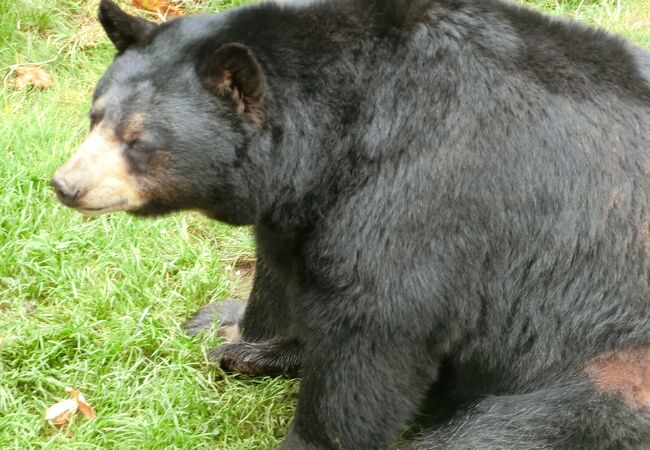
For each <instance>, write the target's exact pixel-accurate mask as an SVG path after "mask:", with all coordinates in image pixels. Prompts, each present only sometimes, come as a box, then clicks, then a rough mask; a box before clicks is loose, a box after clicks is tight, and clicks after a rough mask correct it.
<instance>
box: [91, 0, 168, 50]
mask: <svg viewBox="0 0 650 450" xmlns="http://www.w3.org/2000/svg"><path fill="white" fill-rule="evenodd" d="M99 22H100V23H101V24H102V27H104V31H106V34H107V35H108V38H109V39H110V40H111V41H112V42H113V44H114V45H115V48H117V51H118V53H122V52H123V51H124V50H126V49H127V48H129V47H130V46H132V45H134V44H137V43H140V42H142V41H144V40H145V39H146V38H147V36H149V35H150V34H151V33H152V32H153V30H154V29H155V28H156V27H157V26H158V25H156V24H155V23H153V22H149V21H148V20H144V19H140V18H139V17H135V16H132V15H130V14H127V13H125V12H124V11H122V10H121V9H120V7H119V6H117V5H116V4H115V3H113V2H112V1H111V0H101V1H100V3H99Z"/></svg>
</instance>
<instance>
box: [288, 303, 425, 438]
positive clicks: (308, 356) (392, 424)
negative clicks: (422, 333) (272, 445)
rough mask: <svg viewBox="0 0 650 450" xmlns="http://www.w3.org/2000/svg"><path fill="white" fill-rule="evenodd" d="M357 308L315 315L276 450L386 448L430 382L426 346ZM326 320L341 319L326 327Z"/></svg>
mask: <svg viewBox="0 0 650 450" xmlns="http://www.w3.org/2000/svg"><path fill="white" fill-rule="evenodd" d="M354 305H355V303H354V302H351V303H350V304H349V306H351V307H350V309H349V315H348V316H339V315H337V314H328V313H322V311H319V312H320V313H316V314H314V315H313V317H315V316H318V317H319V318H320V319H321V321H320V324H319V325H318V326H317V327H316V328H312V329H311V330H309V335H308V337H306V338H305V345H304V352H303V367H302V383H301V387H300V393H299V398H298V407H297V410H296V415H295V417H294V421H293V427H292V429H291V431H290V433H289V435H288V436H287V438H286V440H285V441H284V442H283V443H282V445H280V447H278V448H279V449H281V450H298V449H300V450H304V449H354V450H356V449H363V450H373V449H386V448H388V446H389V445H390V444H391V443H393V442H395V441H396V440H397V439H398V438H399V436H400V434H401V433H402V432H403V431H405V430H406V428H407V424H408V423H409V422H410V421H411V419H413V417H414V415H415V414H416V412H417V410H418V407H419V406H420V405H421V403H422V402H423V400H424V398H425V396H426V392H427V389H428V388H429V387H430V385H431V384H432V383H433V382H434V381H435V378H436V376H437V371H438V370H437V369H438V362H437V359H436V358H434V357H433V356H432V352H431V348H430V347H429V346H427V339H425V338H421V337H418V336H417V335H414V334H413V333H412V330H409V329H407V328H405V329H401V328H400V325H397V324H396V325H394V326H393V325H392V324H390V323H387V322H385V321H381V320H380V319H379V318H377V319H378V320H374V319H373V318H372V317H370V316H368V315H364V314H363V313H360V309H355V306H354ZM357 305H358V304H357ZM328 316H329V317H337V316H338V318H337V319H338V320H337V321H336V323H328V320H327V317H328ZM316 324H317V323H316V322H312V323H311V325H316ZM310 328H311V327H310Z"/></svg>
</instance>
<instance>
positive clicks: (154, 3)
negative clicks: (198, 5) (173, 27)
mask: <svg viewBox="0 0 650 450" xmlns="http://www.w3.org/2000/svg"><path fill="white" fill-rule="evenodd" d="M132 2H133V4H134V5H135V6H137V7H138V8H141V9H146V10H148V11H153V12H159V13H162V14H164V15H170V16H182V15H183V12H182V11H181V10H180V9H178V7H177V6H174V5H173V4H172V3H171V2H170V1H169V0H132Z"/></svg>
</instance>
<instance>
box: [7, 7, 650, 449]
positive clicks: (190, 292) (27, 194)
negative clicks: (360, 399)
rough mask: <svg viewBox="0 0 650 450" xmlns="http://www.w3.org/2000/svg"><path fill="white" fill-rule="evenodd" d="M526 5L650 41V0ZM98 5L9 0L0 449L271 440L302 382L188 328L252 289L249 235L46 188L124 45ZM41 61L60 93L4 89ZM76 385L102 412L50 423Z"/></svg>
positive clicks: (265, 444) (228, 445) (234, 444)
mask: <svg viewBox="0 0 650 450" xmlns="http://www.w3.org/2000/svg"><path fill="white" fill-rule="evenodd" d="M179 3H182V5H183V6H184V7H185V8H186V9H187V10H190V11H195V10H196V11H198V10H199V9H200V10H211V11H217V10H221V9H224V8H226V7H229V6H231V5H233V4H238V3H244V1H230V2H229V1H218V0H204V1H196V2H192V1H183V2H179ZM526 3H529V4H531V5H532V6H534V7H536V8H540V9H542V10H545V11H549V12H554V13H560V14H564V15H568V16H573V17H577V18H578V19H580V20H582V21H584V22H587V23H592V24H596V25H599V26H602V27H604V28H606V29H609V30H612V31H614V32H617V33H620V34H623V35H624V36H626V37H628V38H630V39H633V40H635V41H636V42H638V43H640V44H641V45H645V46H647V47H650V0H623V1H621V2H619V3H617V2H616V1H600V2H599V1H595V2H594V1H581V2H578V1H575V0H563V1H559V0H558V1H553V0H527V1H526ZM95 10H96V1H94V0H93V1H82V0H0V77H5V76H6V78H5V82H4V84H3V85H2V86H0V152H1V153H0V154H1V155H2V157H1V158H0V180H1V183H0V189H2V193H1V195H0V448H1V449H13V448H16V449H29V448H48V449H52V448H54V449H56V448H75V449H85V448H89V449H90V448H97V449H100V448H101V449H103V448H119V449H129V448H134V449H136V448H137V449H142V448H151V449H168V448H183V449H185V448H187V449H190V448H191V449H194V448H223V449H255V448H269V447H271V446H273V445H275V444H277V443H278V442H279V439H280V438H281V436H282V435H283V434H284V433H285V431H286V429H287V426H288V421H289V418H290V417H291V413H292V411H293V408H294V404H295V394H296V391H297V382H295V381H287V380H280V379H264V380H250V379H246V378H244V377H237V376H231V377H224V376H223V375H222V374H221V373H220V372H218V371H215V370H211V369H210V368H209V367H208V366H207V365H206V364H205V351H206V349H207V348H210V347H211V346H214V345H215V341H214V340H212V341H210V340H204V339H203V340H202V339H200V338H194V339H191V338H187V337H185V336H184V335H183V334H182V332H181V331H180V329H179V324H180V322H181V321H182V320H183V319H184V318H186V317H187V316H188V314H190V313H191V312H192V311H194V310H195V309H196V308H197V307H198V306H200V305H202V304H204V303H206V302H208V301H210V300H214V299H219V298H222V297H226V296H229V295H233V294H237V293H240V291H242V289H243V288H242V285H245V281H246V280H242V279H240V278H239V277H238V276H237V275H236V272H237V271H236V267H235V266H237V264H239V263H241V262H244V263H245V262H246V261H250V260H251V258H252V255H253V245H252V241H251V238H250V234H249V233H248V231H247V230H245V229H232V228H228V227H225V226H223V225H219V224H216V223H213V222H209V221H207V220H206V219H204V218H202V217H200V216H196V215H192V214H178V215H174V216H172V217H169V218H165V219H156V220H136V219H133V218H131V217H129V216H126V215H124V214H116V215H112V216H106V217H101V218H99V219H96V220H92V221H83V220H82V218H81V216H79V215H78V214H76V213H74V212H71V211H69V210H68V209H66V208H64V207H63V206H61V205H60V204H59V203H58V202H57V201H56V200H55V198H54V196H53V195H52V193H51V191H50V188H49V187H48V184H47V182H48V179H49V177H50V176H51V174H52V173H53V171H54V170H55V168H56V167H57V165H58V164H60V163H61V162H62V161H63V160H64V159H66V156H67V155H68V154H69V153H70V152H71V151H72V150H73V149H74V148H75V146H76V145H77V144H78V143H79V141H80V139H81V138H82V137H83V135H84V133H85V131H86V129H87V123H86V118H85V115H86V111H87V109H88V106H89V98H90V93H91V90H92V86H93V83H94V82H95V80H96V79H97V78H98V76H99V75H100V74H101V73H102V71H103V70H104V68H105V67H106V66H107V65H108V64H109V62H110V60H111V57H112V54H113V50H112V48H111V47H110V46H109V45H108V43H107V40H106V39H105V38H104V36H103V34H102V33H101V30H100V29H99V27H98V26H97V24H96V21H95V19H94V16H95ZM43 61H46V62H47V63H46V64H44V65H43V68H44V69H46V70H47V71H48V72H50V73H51V74H52V76H53V87H52V88H50V89H47V90H43V91H38V90H26V91H21V92H17V91H14V90H13V89H11V88H9V84H8V82H9V81H10V79H11V75H12V73H11V72H12V70H11V68H10V66H12V65H14V64H24V63H33V62H43ZM233 267H235V270H232V268H233ZM229 269H231V270H229ZM65 386H72V387H74V388H77V389H80V390H81V391H82V392H83V393H84V394H85V395H86V397H87V398H88V400H89V401H90V402H91V403H92V404H93V406H95V408H96V409H97V413H98V416H97V419H96V420H95V421H93V422H88V421H85V420H76V421H75V422H74V423H73V424H72V426H71V427H70V428H69V431H70V433H69V436H66V435H65V434H64V433H61V432H59V431H57V430H55V429H54V428H53V427H52V426H50V425H49V424H47V423H45V422H44V421H43V418H42V417H43V413H44V411H45V410H46V408H47V407H48V406H49V405H51V404H52V403H54V402H56V401H58V400H59V399H62V398H65V397H66V394H65V393H64V390H63V389H64V387H65Z"/></svg>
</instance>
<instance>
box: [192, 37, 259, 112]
mask: <svg viewBox="0 0 650 450" xmlns="http://www.w3.org/2000/svg"><path fill="white" fill-rule="evenodd" d="M197 72H198V75H199V78H200V79H201V84H202V85H203V87H205V88H206V89H207V90H208V91H210V92H211V93H212V94H214V95H216V96H219V97H229V98H231V99H233V100H234V101H235V105H236V108H237V111H238V112H239V113H242V114H244V115H245V116H246V117H248V118H249V119H250V120H252V121H253V122H255V123H261V122H263V120H264V115H263V112H262V96H263V94H264V75H263V73H262V68H261V67H260V65H259V63H258V62H257V59H256V58H255V55H253V51H252V50H251V49H250V48H248V47H247V46H245V45H243V44H238V43H231V44H225V45H222V46H221V47H219V48H218V49H217V50H215V51H214V53H212V55H210V56H209V57H208V58H205V59H203V60H201V62H200V63H199V64H198V66H197Z"/></svg>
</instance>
